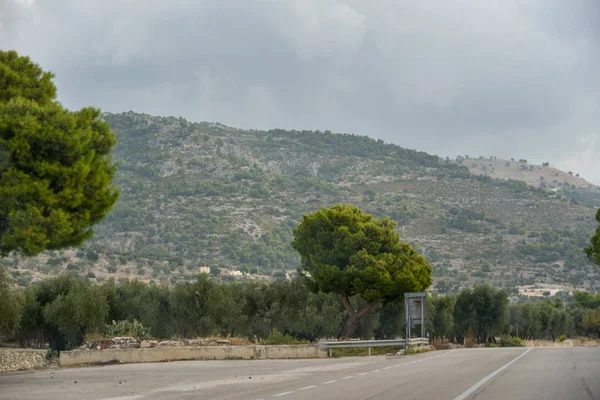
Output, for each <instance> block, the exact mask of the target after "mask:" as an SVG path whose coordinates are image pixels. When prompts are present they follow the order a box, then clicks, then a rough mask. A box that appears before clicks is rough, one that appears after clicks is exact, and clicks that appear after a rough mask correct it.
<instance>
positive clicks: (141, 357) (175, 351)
mask: <svg viewBox="0 0 600 400" xmlns="http://www.w3.org/2000/svg"><path fill="white" fill-rule="evenodd" d="M321 357H327V352H326V351H323V350H319V348H318V346H317V345H292V346H201V347H155V348H142V349H105V350H73V351H62V352H61V353H60V365H61V366H71V365H81V364H97V363H108V362H114V361H118V362H122V363H144V362H159V361H176V360H236V359H238V360H239V359H244V360H252V359H267V358H272V359H282V358H321Z"/></svg>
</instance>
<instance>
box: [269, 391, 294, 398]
mask: <svg viewBox="0 0 600 400" xmlns="http://www.w3.org/2000/svg"><path fill="white" fill-rule="evenodd" d="M291 393H294V391H293V390H292V391H290V392H283V393H278V394H274V395H273V397H281V396H285V395H286V394H291Z"/></svg>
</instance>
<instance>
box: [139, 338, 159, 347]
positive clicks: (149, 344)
mask: <svg viewBox="0 0 600 400" xmlns="http://www.w3.org/2000/svg"><path fill="white" fill-rule="evenodd" d="M156 345H158V341H156V340H142V343H141V344H140V347H141V348H143V349H148V348H154V347H156Z"/></svg>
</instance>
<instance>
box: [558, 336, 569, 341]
mask: <svg viewBox="0 0 600 400" xmlns="http://www.w3.org/2000/svg"><path fill="white" fill-rule="evenodd" d="M558 340H559V341H561V342H564V341H565V340H567V336H566V335H560V338H558Z"/></svg>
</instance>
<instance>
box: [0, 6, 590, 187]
mask: <svg viewBox="0 0 600 400" xmlns="http://www.w3.org/2000/svg"><path fill="white" fill-rule="evenodd" d="M0 6H1V7H2V10H4V11H5V12H4V13H2V14H1V15H2V18H1V19H0V21H3V22H2V25H1V26H0V40H2V48H6V47H12V48H16V49H17V50H18V51H20V52H22V53H25V54H28V55H30V56H31V57H32V58H34V59H35V60H36V61H38V62H39V63H41V64H42V65H43V66H44V67H46V68H48V69H50V70H52V71H54V72H55V73H56V75H57V85H58V87H59V97H60V99H61V101H63V102H64V103H65V104H66V105H67V106H69V107H80V106H84V105H88V104H93V105H97V106H99V107H101V108H103V109H106V110H109V111H122V110H130V109H131V110H137V111H144V112H149V113H153V114H161V115H182V116H184V117H187V118H189V119H192V120H209V121H220V122H222V123H225V124H229V125H234V126H239V127H249V128H272V127H280V128H297V129H320V130H326V129H329V130H332V131H341V132H353V133H360V134H367V135H370V136H373V137H377V138H381V139H384V140H387V141H392V142H395V143H398V144H400V145H403V146H406V147H410V148H417V149H421V150H426V151H429V152H432V153H436V154H439V155H442V156H446V155H448V156H455V155H456V154H471V155H496V156H498V157H517V158H527V159H529V160H533V161H535V162H543V161H549V162H551V163H553V164H555V165H563V166H564V167H565V168H566V169H573V170H578V172H580V173H581V174H582V175H583V176H585V177H588V178H589V179H593V180H594V181H595V182H596V183H600V176H598V175H597V174H598V172H596V171H597V170H598V168H595V167H594V165H593V161H594V160H597V159H599V158H598V156H600V154H599V149H598V144H597V143H598V140H597V139H596V138H598V137H600V113H598V112H597V111H596V110H598V109H599V108H598V106H599V100H598V99H599V95H598V93H600V73H599V72H598V71H600V28H599V27H600V21H599V19H600V2H597V1H596V0H574V1H572V2H568V3H565V2H563V1H561V0H529V1H527V2H523V1H517V0H509V1H504V0H502V1H501V0H482V1H478V2H464V1H461V0H435V1H434V0H432V1H427V2H418V1H408V0H401V1H395V2H389V1H387V0H371V1H368V2H366V1H362V0H346V1H342V0H339V1H336V0H289V1H285V2H282V1H278V0H231V1H228V2H222V1H217V0H204V1H192V0H172V1H166V0H164V1H158V0H149V1H141V0H128V1H123V0H119V1H117V0H105V1H103V2H100V1H85V2H81V1H75V0H63V1H60V0H53V1H50V0H37V1H30V2H28V3H23V4H22V3H21V2H16V0H0ZM6 10H8V11H6ZM7 21H8V22H7ZM590 143H595V144H594V146H591V145H590ZM577 160H588V161H585V162H580V161H577Z"/></svg>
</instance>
